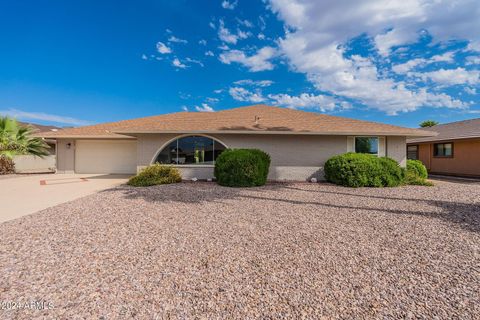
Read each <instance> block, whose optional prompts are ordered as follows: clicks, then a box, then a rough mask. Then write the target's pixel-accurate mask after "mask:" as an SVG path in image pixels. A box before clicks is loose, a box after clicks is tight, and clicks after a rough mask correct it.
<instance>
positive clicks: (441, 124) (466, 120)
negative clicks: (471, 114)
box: [419, 118, 480, 129]
mask: <svg viewBox="0 0 480 320" xmlns="http://www.w3.org/2000/svg"><path fill="white" fill-rule="evenodd" d="M478 120H480V118H473V119H464V120H458V121H452V122H447V123H439V124H437V125H434V126H431V127H426V128H419V129H429V128H435V127H440V126H448V125H451V124H456V123H461V122H470V121H478Z"/></svg>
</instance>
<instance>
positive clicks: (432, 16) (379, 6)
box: [269, 0, 480, 114]
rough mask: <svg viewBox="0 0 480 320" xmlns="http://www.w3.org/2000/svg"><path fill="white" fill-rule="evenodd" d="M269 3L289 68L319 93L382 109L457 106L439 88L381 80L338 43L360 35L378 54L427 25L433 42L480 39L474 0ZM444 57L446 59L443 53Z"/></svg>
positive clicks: (390, 111)
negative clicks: (279, 25)
mask: <svg viewBox="0 0 480 320" xmlns="http://www.w3.org/2000/svg"><path fill="white" fill-rule="evenodd" d="M269 3H270V7H271V9H272V11H273V12H274V13H276V14H277V15H278V17H279V18H280V19H281V20H283V21H284V23H285V25H286V27H287V28H286V35H285V36H284V37H283V38H281V39H279V40H278V43H279V47H280V51H281V54H282V55H284V56H285V57H286V58H287V59H288V62H289V65H290V67H291V68H292V69H293V70H295V71H297V72H302V73H305V74H306V75H307V78H308V79H309V80H310V81H311V82H312V83H313V84H314V85H315V87H316V88H317V89H319V90H321V91H324V92H328V93H331V94H333V95H338V96H341V97H346V98H349V99H353V100H356V101H358V102H361V103H363V104H364V105H366V106H369V107H373V108H377V109H379V110H383V111H385V112H387V113H388V114H396V113H398V112H406V111H412V110H416V109H418V108H419V107H421V106H440V105H443V106H446V107H464V106H465V105H466V104H465V103H463V102H461V101H459V100H455V99H453V98H452V97H450V96H448V95H446V94H432V93H429V92H427V90H426V89H418V88H416V89H413V88H411V87H409V86H407V85H406V84H405V83H404V82H402V81H396V80H394V79H390V78H388V76H387V75H385V74H384V72H381V71H380V70H378V69H377V67H376V65H375V64H374V62H373V60H372V59H370V58H362V57H358V56H354V57H346V56H345V49H344V45H345V44H346V43H347V42H348V41H349V40H351V39H353V38H355V37H357V36H360V35H362V34H366V35H368V36H369V37H371V38H372V39H373V40H374V45H375V46H376V48H377V49H378V52H379V53H380V54H381V55H383V56H388V55H389V53H390V51H391V49H392V47H394V46H403V45H408V44H411V43H413V42H416V41H417V40H418V38H419V36H420V35H421V34H422V30H427V31H428V33H429V34H430V35H431V36H432V38H433V42H434V43H435V42H441V41H448V40H452V39H460V40H461V39H463V40H468V41H470V43H471V44H472V43H478V42H479V41H480V33H478V32H477V30H480V19H478V13H477V12H478V2H477V1H475V0H459V1H456V2H453V1H446V0H438V1H430V2H427V1H423V0H392V1H388V2H385V1H375V0H366V1H337V0H323V1H316V0H270V1H269ZM444 58H445V59H447V57H444Z"/></svg>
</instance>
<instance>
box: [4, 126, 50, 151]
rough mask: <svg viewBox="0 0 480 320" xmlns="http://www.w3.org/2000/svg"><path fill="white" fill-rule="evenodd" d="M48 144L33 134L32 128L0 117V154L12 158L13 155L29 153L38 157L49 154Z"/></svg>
mask: <svg viewBox="0 0 480 320" xmlns="http://www.w3.org/2000/svg"><path fill="white" fill-rule="evenodd" d="M48 148H49V146H48V144H46V143H45V141H43V140H42V138H39V137H34V136H33V128H32V127H28V126H20V125H19V123H18V122H17V121H16V120H15V119H11V118H9V117H0V155H1V156H5V157H7V158H10V159H11V158H12V157H13V156H14V155H21V154H30V155H34V156H38V157H44V156H47V155H49V152H48Z"/></svg>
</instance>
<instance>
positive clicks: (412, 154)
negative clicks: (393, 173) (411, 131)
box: [407, 145, 418, 160]
mask: <svg viewBox="0 0 480 320" xmlns="http://www.w3.org/2000/svg"><path fill="white" fill-rule="evenodd" d="M407 159H409V160H418V145H412V146H407Z"/></svg>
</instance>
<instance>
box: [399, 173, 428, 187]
mask: <svg viewBox="0 0 480 320" xmlns="http://www.w3.org/2000/svg"><path fill="white" fill-rule="evenodd" d="M405 184H408V185H414V186H427V187H431V186H433V185H434V184H433V183H432V182H430V181H428V180H427V179H424V178H420V177H418V176H416V175H415V174H412V173H411V172H408V171H407V174H406V177H405Z"/></svg>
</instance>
